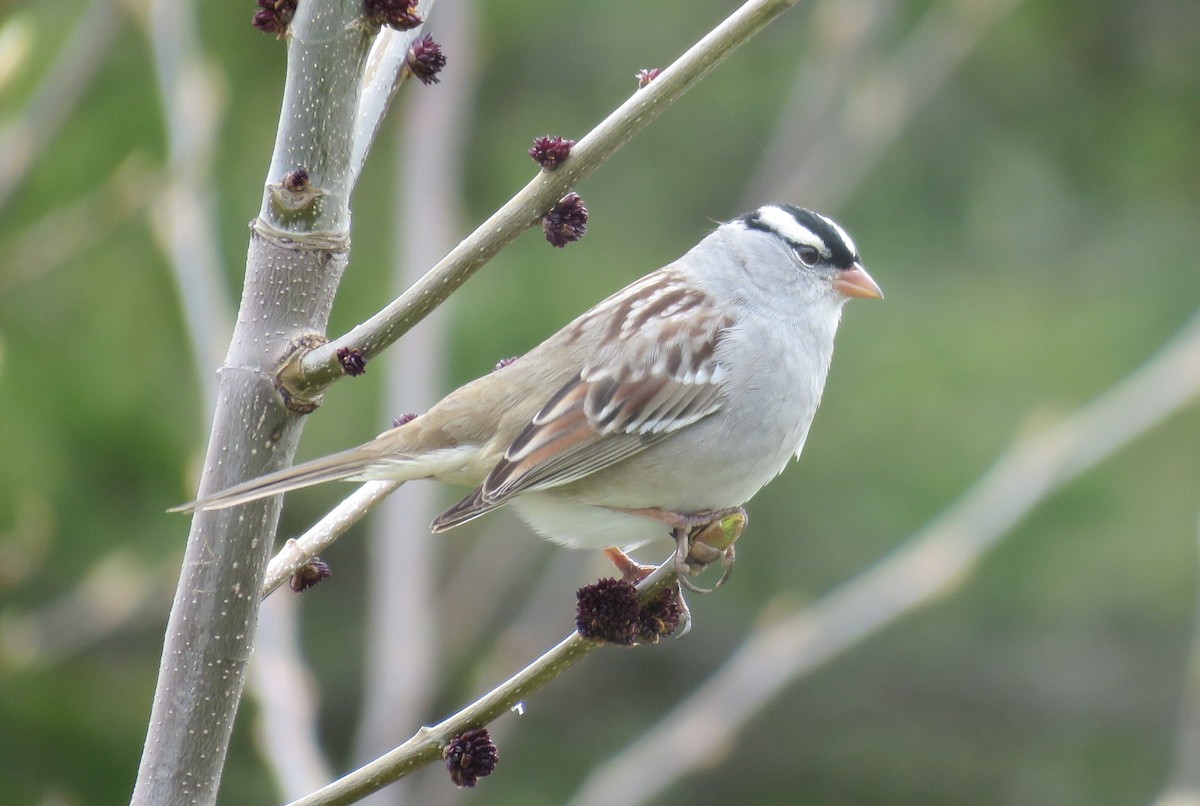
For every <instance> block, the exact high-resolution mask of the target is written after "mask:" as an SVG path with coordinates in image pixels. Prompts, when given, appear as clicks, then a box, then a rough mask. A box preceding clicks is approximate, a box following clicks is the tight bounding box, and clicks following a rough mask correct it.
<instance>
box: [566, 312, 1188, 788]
mask: <svg viewBox="0 0 1200 806" xmlns="http://www.w3.org/2000/svg"><path fill="white" fill-rule="evenodd" d="M1198 396H1200V315H1197V316H1195V317H1194V318H1193V319H1192V320H1191V321H1190V322H1188V323H1187V325H1185V327H1184V328H1183V329H1182V330H1181V331H1180V332H1179V333H1178V334H1177V335H1176V336H1175V337H1174V338H1173V339H1172V340H1171V341H1170V342H1169V343H1168V344H1167V345H1165V346H1164V347H1163V348H1162V349H1161V351H1160V352H1159V353H1158V354H1157V355H1156V356H1155V357H1154V358H1152V359H1151V360H1150V361H1149V362H1147V363H1146V364H1144V365H1143V366H1141V367H1140V368H1139V369H1137V370H1136V371H1134V372H1133V373H1132V374H1130V375H1128V376H1127V377H1125V378H1124V379H1123V380H1121V381H1120V382H1119V383H1117V384H1116V385H1115V386H1113V387H1112V388H1111V389H1109V390H1108V391H1107V392H1105V393H1104V394H1102V395H1101V396H1100V397H1098V398H1096V399H1095V400H1094V401H1092V402H1091V403H1090V404H1088V405H1087V406H1085V407H1083V408H1082V409H1079V410H1078V411H1076V412H1075V413H1074V414H1072V415H1071V416H1069V417H1066V418H1065V419H1063V420H1061V421H1059V422H1058V423H1057V424H1055V425H1053V426H1051V427H1049V428H1046V429H1044V430H1041V431H1038V432H1037V433H1035V434H1032V435H1030V436H1026V437H1023V438H1020V439H1018V440H1017V441H1016V442H1015V443H1014V444H1013V445H1012V447H1011V448H1009V450H1008V451H1006V452H1005V453H1003V454H1001V456H1000V457H999V459H997V461H996V463H995V464H994V465H993V466H992V468H991V470H989V471H988V472H987V473H986V474H985V475H984V476H983V477H982V478H981V479H979V481H977V482H976V484H975V486H974V487H972V488H971V489H970V490H968V491H967V493H966V494H965V495H964V496H963V497H962V498H960V499H959V500H958V501H957V502H956V503H954V504H953V505H951V506H950V507H949V508H948V509H947V510H945V512H943V513H942V514H941V515H940V516H938V517H937V518H935V519H934V520H933V522H932V523H930V524H929V525H928V526H927V527H926V528H925V529H923V530H922V531H920V532H918V533H917V534H916V535H914V536H913V537H912V538H910V539H909V540H908V541H906V542H905V543H904V544H903V545H901V546H900V547H899V548H898V549H897V550H895V551H894V552H892V554H890V555H889V556H888V557H885V558H884V559H883V560H882V561H881V562H880V563H879V564H878V565H876V566H875V567H873V568H871V569H869V570H867V571H865V572H864V573H862V574H861V575H859V576H858V577H856V578H854V579H852V580H850V581H849V582H847V583H845V584H844V585H842V586H841V587H840V588H838V589H837V590H834V591H833V592H831V593H830V594H828V595H826V596H825V597H823V598H822V599H821V600H820V601H818V602H816V603H815V604H814V605H813V606H811V607H805V608H794V607H792V608H788V609H787V610H786V611H784V610H783V608H784V607H785V605H784V604H783V603H782V602H781V603H780V612H782V613H783V614H782V615H781V616H779V617H778V618H777V620H775V621H774V622H773V623H771V624H769V625H766V626H763V627H760V628H758V629H757V630H755V631H754V632H753V633H752V634H751V636H750V637H749V639H748V640H747V641H746V642H745V643H744V644H742V646H741V647H740V648H739V649H738V650H737V651H736V652H735V653H734V654H733V655H732V656H731V657H730V658H729V660H727V661H726V662H725V664H724V665H723V666H722V667H721V668H720V669H718V670H717V671H716V672H715V673H714V674H713V675H712V677H710V678H709V679H708V680H707V681H706V682H705V683H704V684H703V685H702V686H700V687H699V688H698V689H696V691H695V692H694V693H692V694H691V695H690V696H689V697H688V698H687V699H686V700H684V701H683V702H682V703H680V704H679V705H678V706H677V707H676V708H675V710H674V711H672V712H671V713H669V714H668V715H666V716H665V717H664V718H663V719H662V720H661V721H660V722H659V723H658V724H657V725H656V726H655V727H654V728H653V729H652V730H651V731H649V732H648V733H646V734H644V735H643V736H642V737H641V738H639V739H637V740H636V741H634V742H631V743H630V744H628V745H627V746H626V748H625V749H624V750H623V751H622V752H621V753H619V754H618V755H616V756H615V757H613V758H612V759H610V760H609V761H608V762H607V763H605V764H604V765H603V766H601V767H599V768H598V769H596V770H595V771H594V772H593V773H592V774H591V775H590V776H589V777H588V778H587V780H585V781H584V783H583V785H582V787H581V788H580V789H579V791H578V792H577V793H576V795H575V797H574V798H573V799H572V800H571V803H572V804H573V806H593V805H594V806H600V805H601V804H609V803H623V804H634V803H647V802H649V801H651V800H653V799H654V798H655V797H657V796H658V795H660V794H661V793H662V792H663V791H664V790H665V789H666V788H667V787H669V786H670V785H671V784H672V783H674V782H675V781H678V780H680V779H681V778H684V777H686V776H687V775H688V774H689V773H691V772H694V771H696V770H699V769H703V768H706V767H710V766H712V765H713V764H715V763H717V762H718V761H719V760H720V759H721V758H723V757H724V756H725V755H727V754H728V753H729V752H730V750H731V749H733V748H734V747H736V746H737V745H736V737H737V735H738V733H739V732H741V730H742V729H743V728H744V727H745V725H746V723H747V722H748V721H749V720H750V719H751V718H752V717H753V716H754V715H756V714H757V713H759V711H761V710H762V708H763V707H764V706H766V705H767V703H769V702H770V701H771V699H773V698H774V697H776V696H778V695H779V694H780V692H782V691H783V689H784V688H785V687H786V686H788V685H790V684H791V683H792V682H794V681H795V680H796V679H798V678H799V677H801V676H803V675H805V674H807V673H808V672H810V671H812V670H813V669H815V668H817V667H818V666H820V665H821V664H823V663H825V662H826V661H829V660H831V659H832V658H834V657H836V656H837V655H838V654H840V653H841V652H843V651H845V650H846V649H848V648H850V647H852V646H855V645H856V644H858V643H859V642H860V641H862V640H864V639H865V638H867V637H868V636H870V635H871V634H872V633H874V632H876V631H878V630H880V629H882V628H884V627H886V626H889V625H891V624H892V623H893V622H895V621H896V620H898V619H899V618H900V617H901V616H904V615H905V614H907V613H909V612H911V611H913V610H915V609H916V608H918V607H921V606H923V605H927V604H930V603H932V602H935V601H937V600H938V599H940V598H942V597H945V596H948V595H950V594H951V593H953V592H954V591H955V590H956V589H957V588H958V587H959V586H961V585H962V584H963V583H964V582H966V580H967V579H968V578H969V576H970V574H971V573H972V572H973V571H974V570H975V568H976V567H977V566H978V564H979V562H980V560H981V559H982V557H983V555H984V554H985V553H986V552H987V551H989V550H990V549H991V548H993V547H994V546H995V545H996V543H998V542H999V541H1000V540H1001V539H1002V538H1003V537H1004V536H1005V535H1007V534H1008V532H1009V530H1011V529H1012V528H1013V527H1014V526H1016V525H1017V524H1018V523H1019V522H1020V521H1021V519H1022V518H1024V517H1026V516H1027V515H1028V514H1029V513H1030V512H1031V511H1032V510H1033V508H1034V507H1036V506H1037V505H1038V504H1040V503H1042V502H1043V501H1045V500H1046V499H1047V498H1048V497H1049V496H1051V495H1052V494H1054V493H1055V492H1057V491H1058V490H1060V489H1062V487H1064V486H1065V485H1066V484H1068V483H1069V482H1071V481H1072V480H1074V479H1076V478H1077V477H1079V475H1080V474H1082V473H1084V472H1085V471H1087V470H1089V469H1090V468H1092V467H1094V466H1095V465H1096V464H1097V463H1098V462H1100V461H1101V460H1103V459H1106V458H1107V457H1109V456H1111V455H1112V454H1113V453H1115V452H1116V451H1117V450H1119V449H1120V448H1123V447H1125V446H1126V445H1128V444H1129V443H1130V442H1132V441H1134V440H1135V439H1137V438H1138V437H1140V436H1142V435H1143V434H1145V433H1146V432H1147V431H1149V430H1150V429H1151V428H1152V427H1154V426H1156V425H1158V424H1159V423H1161V422H1163V421H1164V420H1165V419H1167V418H1168V417H1170V416H1171V415H1173V414H1175V413H1176V412H1178V411H1179V410H1180V409H1182V408H1184V407H1185V406H1188V405H1190V404H1191V403H1193V402H1194V401H1195V400H1196V398H1197V397H1198ZM769 609H770V608H768V610H769ZM730 692H737V696H730Z"/></svg>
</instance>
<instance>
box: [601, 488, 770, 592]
mask: <svg viewBox="0 0 1200 806" xmlns="http://www.w3.org/2000/svg"><path fill="white" fill-rule="evenodd" d="M619 511H621V512H626V513H628V514H630V515H638V516H640V517H643V518H650V519H651V520H656V521H658V522H659V523H662V524H664V525H665V526H667V527H669V528H670V530H671V536H672V537H673V538H675V556H674V559H673V563H674V566H675V572H676V574H677V575H678V577H679V582H680V584H682V585H683V586H684V587H685V588H687V589H688V590H693V591H695V592H697V593H711V592H712V591H713V590H714V589H715V588H719V587H721V586H722V585H724V584H725V580H727V579H729V575H730V573H732V571H733V562H734V558H735V553H734V549H733V546H734V543H735V541H736V540H737V539H738V537H739V536H740V535H741V533H742V530H743V529H745V528H746V522H747V520H748V518H747V516H746V510H744V509H742V508H741V507H730V508H727V509H717V510H704V511H701V512H692V513H683V512H671V511H669V510H664V509H657V508H654V507H649V508H646V509H620V510H619ZM610 551H612V550H610ZM622 556H623V557H624V556H625V555H624V554H622ZM609 558H610V559H613V555H612V554H609ZM625 560H626V561H627V562H628V563H630V564H635V563H633V561H632V560H630V559H629V558H628V557H625ZM717 560H720V561H721V564H722V565H723V566H724V568H725V570H724V573H722V574H721V578H720V579H719V580H717V584H716V585H715V586H714V588H701V587H698V586H696V585H695V584H693V583H692V581H691V580H690V579H689V577H692V576H695V575H697V574H699V573H701V572H702V571H703V570H704V569H705V568H707V567H708V566H710V565H712V564H713V563H714V562H716V561H717ZM613 562H614V563H616V562H617V560H616V559H613ZM617 567H618V568H619V569H620V568H621V567H622V566H621V565H620V564H619V563H617Z"/></svg>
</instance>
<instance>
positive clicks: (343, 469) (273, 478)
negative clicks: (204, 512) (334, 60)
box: [167, 442, 404, 512]
mask: <svg viewBox="0 0 1200 806" xmlns="http://www.w3.org/2000/svg"><path fill="white" fill-rule="evenodd" d="M392 461H395V462H396V465H397V467H399V466H400V465H402V464H404V460H403V458H402V457H394V458H393V457H392V456H388V457H387V458H385V457H384V455H383V452H382V451H381V449H380V446H379V445H378V443H377V442H368V443H367V444H365V445H359V446H358V447H357V448H350V449H349V450H346V451H342V452H340V453H334V454H330V455H329V456H323V457H321V458H320V459H313V460H312V461H311V462H304V463H303V464H299V465H295V466H294V467H289V468H285V469H284V470H278V471H276V472H274V473H268V474H267V475H265V476H259V477H258V478H256V479H251V480H250V481H246V482H242V483H241V484H237V485H234V486H233V487H229V488H227V489H224V490H221V491H220V492H217V493H213V494H212V495H206V496H204V497H202V498H198V499H196V500H195V501H192V502H190V503H187V504H183V505H182V506H177V507H172V508H171V509H168V510H167V511H168V512H192V511H193V510H201V509H225V508H226V507H233V506H237V505H238V504H245V503H247V502H249V501H257V500H258V499H260V498H266V497H267V496H269V495H276V494H278V493H286V492H288V491H290V490H298V489H300V488H301V487H311V486H312V485H314V484H321V483H323V482H326V481H339V480H341V479H350V478H352V477H354V476H357V475H358V474H360V473H362V472H364V471H365V470H367V468H369V467H371V466H372V465H379V464H381V463H385V462H386V463H388V464H390V463H391V462H392ZM389 475H391V474H389ZM394 477H395V478H402V477H403V474H402V473H399V472H398V473H395V474H394Z"/></svg>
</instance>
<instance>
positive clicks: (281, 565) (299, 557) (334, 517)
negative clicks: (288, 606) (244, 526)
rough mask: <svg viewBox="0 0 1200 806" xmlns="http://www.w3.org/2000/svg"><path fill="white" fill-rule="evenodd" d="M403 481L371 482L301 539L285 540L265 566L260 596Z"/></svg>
mask: <svg viewBox="0 0 1200 806" xmlns="http://www.w3.org/2000/svg"><path fill="white" fill-rule="evenodd" d="M402 483H403V482H399V481H370V482H367V483H366V484H364V485H362V486H361V487H359V488H358V489H357V490H355V491H354V492H352V493H351V494H350V495H348V496H346V498H345V499H344V500H343V501H342V503H340V504H338V505H337V506H336V507H334V508H333V509H331V510H329V512H328V513H326V515H325V517H323V518H321V520H319V521H317V522H316V523H315V524H313V526H312V528H311V529H309V530H308V531H307V532H305V533H304V534H303V535H301V536H300V537H297V538H295V539H294V540H289V541H287V542H286V543H285V544H284V546H283V548H282V549H280V550H279V553H278V554H276V555H275V556H274V557H272V558H271V562H270V564H269V565H268V566H267V573H266V577H265V578H264V580H263V586H262V595H263V596H264V597H265V596H267V595H269V594H270V593H271V591H273V590H275V589H276V588H278V587H279V586H280V585H282V584H283V583H285V582H287V581H288V580H289V579H290V578H291V576H292V574H294V573H296V571H297V570H298V569H300V568H301V567H302V566H303V565H304V564H305V563H307V562H308V561H309V560H311V559H312V558H313V557H315V556H316V555H318V554H320V553H321V552H322V551H324V550H325V549H327V548H329V547H330V546H331V545H333V542H334V541H335V540H337V539H338V538H339V537H341V536H342V535H344V534H345V533H346V530H347V529H349V528H350V527H351V526H353V525H354V524H356V523H358V522H359V521H360V520H362V518H363V516H365V515H366V514H367V513H368V512H370V511H371V509H372V508H373V507H374V506H375V505H376V504H378V503H379V502H380V501H382V500H383V499H384V498H386V497H387V496H388V495H389V494H390V493H392V492H393V491H394V490H396V489H397V488H398V487H399V486H400V485H401V484H402Z"/></svg>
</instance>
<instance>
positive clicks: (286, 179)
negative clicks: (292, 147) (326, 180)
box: [280, 168, 308, 193]
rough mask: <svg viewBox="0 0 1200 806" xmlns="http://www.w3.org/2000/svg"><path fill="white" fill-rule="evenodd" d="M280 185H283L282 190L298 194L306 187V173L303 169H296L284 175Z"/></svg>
mask: <svg viewBox="0 0 1200 806" xmlns="http://www.w3.org/2000/svg"><path fill="white" fill-rule="evenodd" d="M280 184H281V185H283V189H284V190H288V191H291V192H292V193H299V192H300V191H302V190H305V189H306V188H307V187H308V171H306V170H304V169H303V168H297V169H296V170H294V171H291V172H289V173H286V174H284V176H283V181H282V182H280Z"/></svg>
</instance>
